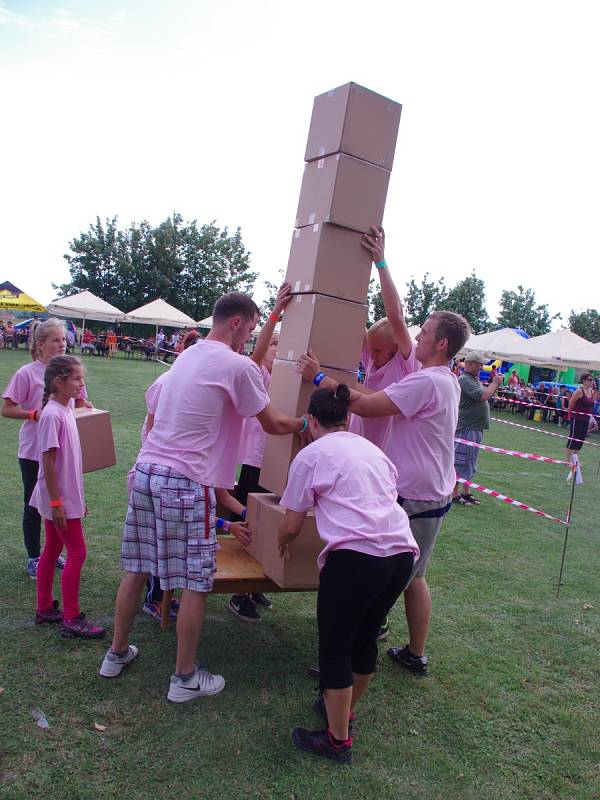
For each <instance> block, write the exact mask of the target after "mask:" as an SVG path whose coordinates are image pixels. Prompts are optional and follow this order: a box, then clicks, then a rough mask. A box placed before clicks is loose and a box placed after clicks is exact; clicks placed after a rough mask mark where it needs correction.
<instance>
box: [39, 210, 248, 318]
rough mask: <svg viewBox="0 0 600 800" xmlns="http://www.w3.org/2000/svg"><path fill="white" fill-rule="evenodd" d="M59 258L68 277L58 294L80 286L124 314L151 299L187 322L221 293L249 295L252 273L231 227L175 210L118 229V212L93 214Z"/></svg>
mask: <svg viewBox="0 0 600 800" xmlns="http://www.w3.org/2000/svg"><path fill="white" fill-rule="evenodd" d="M69 248H70V250H71V252H70V253H67V254H66V255H65V256H64V257H65V259H66V260H67V261H68V263H69V271H70V273H71V280H70V282H69V283H66V284H63V285H62V286H54V288H55V289H56V290H57V291H58V293H59V296H60V297H64V296H66V295H68V294H73V293H74V292H80V291H83V290H84V289H89V291H91V292H93V293H94V294H96V295H98V296H99V297H102V298H103V299H104V300H106V301H107V302H109V303H112V305H114V306H117V308H121V309H122V310H124V311H130V310H131V309H133V308H137V307H138V306H141V305H144V303H147V302H149V301H151V300H155V299H156V298H157V297H162V298H163V300H166V301H167V302H168V303H171V304H172V305H174V306H176V307H177V308H179V309H180V310H181V311H183V312H185V313H186V314H188V315H189V316H190V317H192V318H193V319H202V318H203V317H206V316H208V315H209V314H210V313H211V312H212V308H213V306H214V304H215V302H216V300H217V299H218V298H219V297H220V296H221V295H222V294H224V293H225V292H232V291H240V292H250V291H251V290H252V287H253V285H254V281H255V280H256V277H257V273H255V272H252V271H251V270H250V253H249V252H248V251H246V249H245V247H244V244H243V242H242V235H241V231H240V229H239V228H238V229H237V230H236V231H235V233H234V234H232V235H230V234H229V232H228V230H227V228H223V229H220V228H219V227H217V226H216V225H215V223H214V222H211V223H209V224H206V225H201V226H200V227H199V226H198V224H197V222H196V220H193V221H192V222H187V223H186V222H184V220H183V217H182V216H181V214H178V213H176V212H174V213H173V215H172V216H171V217H168V218H167V219H166V220H164V222H161V223H160V225H158V226H157V227H155V228H153V227H152V226H151V225H150V223H149V222H147V221H143V222H141V223H139V224H137V223H132V224H131V225H130V226H129V228H126V229H124V230H120V229H119V228H118V226H117V217H113V218H112V219H107V220H106V221H105V223H104V224H103V223H102V222H101V220H100V218H99V217H97V218H96V222H95V224H93V225H90V226H89V229H88V231H86V232H84V233H81V234H80V235H79V236H78V237H76V238H74V239H73V241H72V242H70V244H69Z"/></svg>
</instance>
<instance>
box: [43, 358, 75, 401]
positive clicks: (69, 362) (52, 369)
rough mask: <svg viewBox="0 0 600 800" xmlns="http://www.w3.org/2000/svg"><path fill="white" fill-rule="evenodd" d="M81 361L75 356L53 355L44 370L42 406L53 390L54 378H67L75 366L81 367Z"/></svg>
mask: <svg viewBox="0 0 600 800" xmlns="http://www.w3.org/2000/svg"><path fill="white" fill-rule="evenodd" d="M81 366H82V363H81V361H80V360H79V359H78V358H76V357H75V356H54V358H51V359H50V361H49V362H48V363H47V364H46V371H45V372H44V394H43V396H42V408H44V407H45V406H46V403H47V402H48V400H49V399H50V395H51V394H52V392H53V391H54V387H53V386H52V383H53V382H54V380H55V378H68V377H69V375H70V374H71V373H72V372H73V370H74V369H75V367H81Z"/></svg>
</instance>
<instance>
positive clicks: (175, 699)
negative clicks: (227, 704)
mask: <svg viewBox="0 0 600 800" xmlns="http://www.w3.org/2000/svg"><path fill="white" fill-rule="evenodd" d="M224 688H225V678H223V676H222V675H211V674H210V672H207V671H206V670H204V669H199V667H198V666H197V665H196V671H195V672H194V674H193V675H192V677H191V678H190V679H189V680H187V681H184V680H183V678H180V677H179V675H171V685H170V686H169V692H168V694H167V700H169V701H170V702H171V703H189V701H190V700H196V698H198V697H208V696H210V695H213V694H219V692H222V691H223V689H224Z"/></svg>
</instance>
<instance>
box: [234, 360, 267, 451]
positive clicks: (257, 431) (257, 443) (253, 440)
mask: <svg viewBox="0 0 600 800" xmlns="http://www.w3.org/2000/svg"><path fill="white" fill-rule="evenodd" d="M260 374H261V375H262V379H263V384H264V387H265V391H266V392H268V391H269V386H270V385H271V373H270V372H269V370H268V369H267V368H266V367H262V366H261V367H260ZM266 441H267V434H266V433H265V432H264V431H263V429H262V425H261V424H260V422H259V421H258V420H257V419H256V417H248V418H247V419H245V420H244V421H243V424H242V438H241V441H240V449H239V452H238V464H248V466H250V467H262V462H263V455H264V452H265V442H266Z"/></svg>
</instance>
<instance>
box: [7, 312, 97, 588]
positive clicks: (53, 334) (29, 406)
mask: <svg viewBox="0 0 600 800" xmlns="http://www.w3.org/2000/svg"><path fill="white" fill-rule="evenodd" d="M66 347H67V340H66V335H65V326H64V324H63V323H62V322H61V321H60V320H58V319H48V320H46V321H45V322H40V323H39V324H38V325H37V327H36V329H35V332H34V334H33V338H32V344H31V357H32V359H33V360H32V362H31V363H30V364H25V365H24V366H22V367H20V368H19V369H18V370H17V371H16V372H15V374H14V375H13V377H12V378H11V380H10V382H9V384H8V386H7V387H6V389H5V390H4V394H3V398H4V403H3V405H2V410H1V412H0V413H2V416H3V417H7V418H9V419H18V420H21V421H23V420H24V423H23V425H22V426H21V430H20V431H19V450H18V459H19V466H20V468H21V477H22V479H23V494H24V508H23V538H24V540H25V548H26V550H27V556H28V561H27V574H28V575H29V577H30V578H32V579H33V580H35V579H36V575H37V568H38V561H39V558H40V528H41V520H40V515H39V514H38V512H37V510H36V509H35V508H33V507H32V506H31V505H29V500H30V498H31V493H32V492H33V488H34V486H35V484H36V481H37V477H38V458H39V455H38V453H39V438H38V422H39V418H40V411H41V409H42V394H43V391H44V371H45V369H46V364H47V363H48V362H49V360H50V359H51V358H52V357H53V356H57V355H63V354H64V353H65V350H66ZM86 397H87V395H86V392H85V387H83V388H82V391H81V394H80V395H78V397H77V399H76V401H75V405H76V406H80V405H85V406H90V405H91V404H90V403H87V402H86ZM71 405H73V401H71ZM64 563H65V562H64V559H63V557H62V556H60V555H59V556H58V559H57V563H56V565H57V567H58V568H59V569H62V568H63V567H64Z"/></svg>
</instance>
